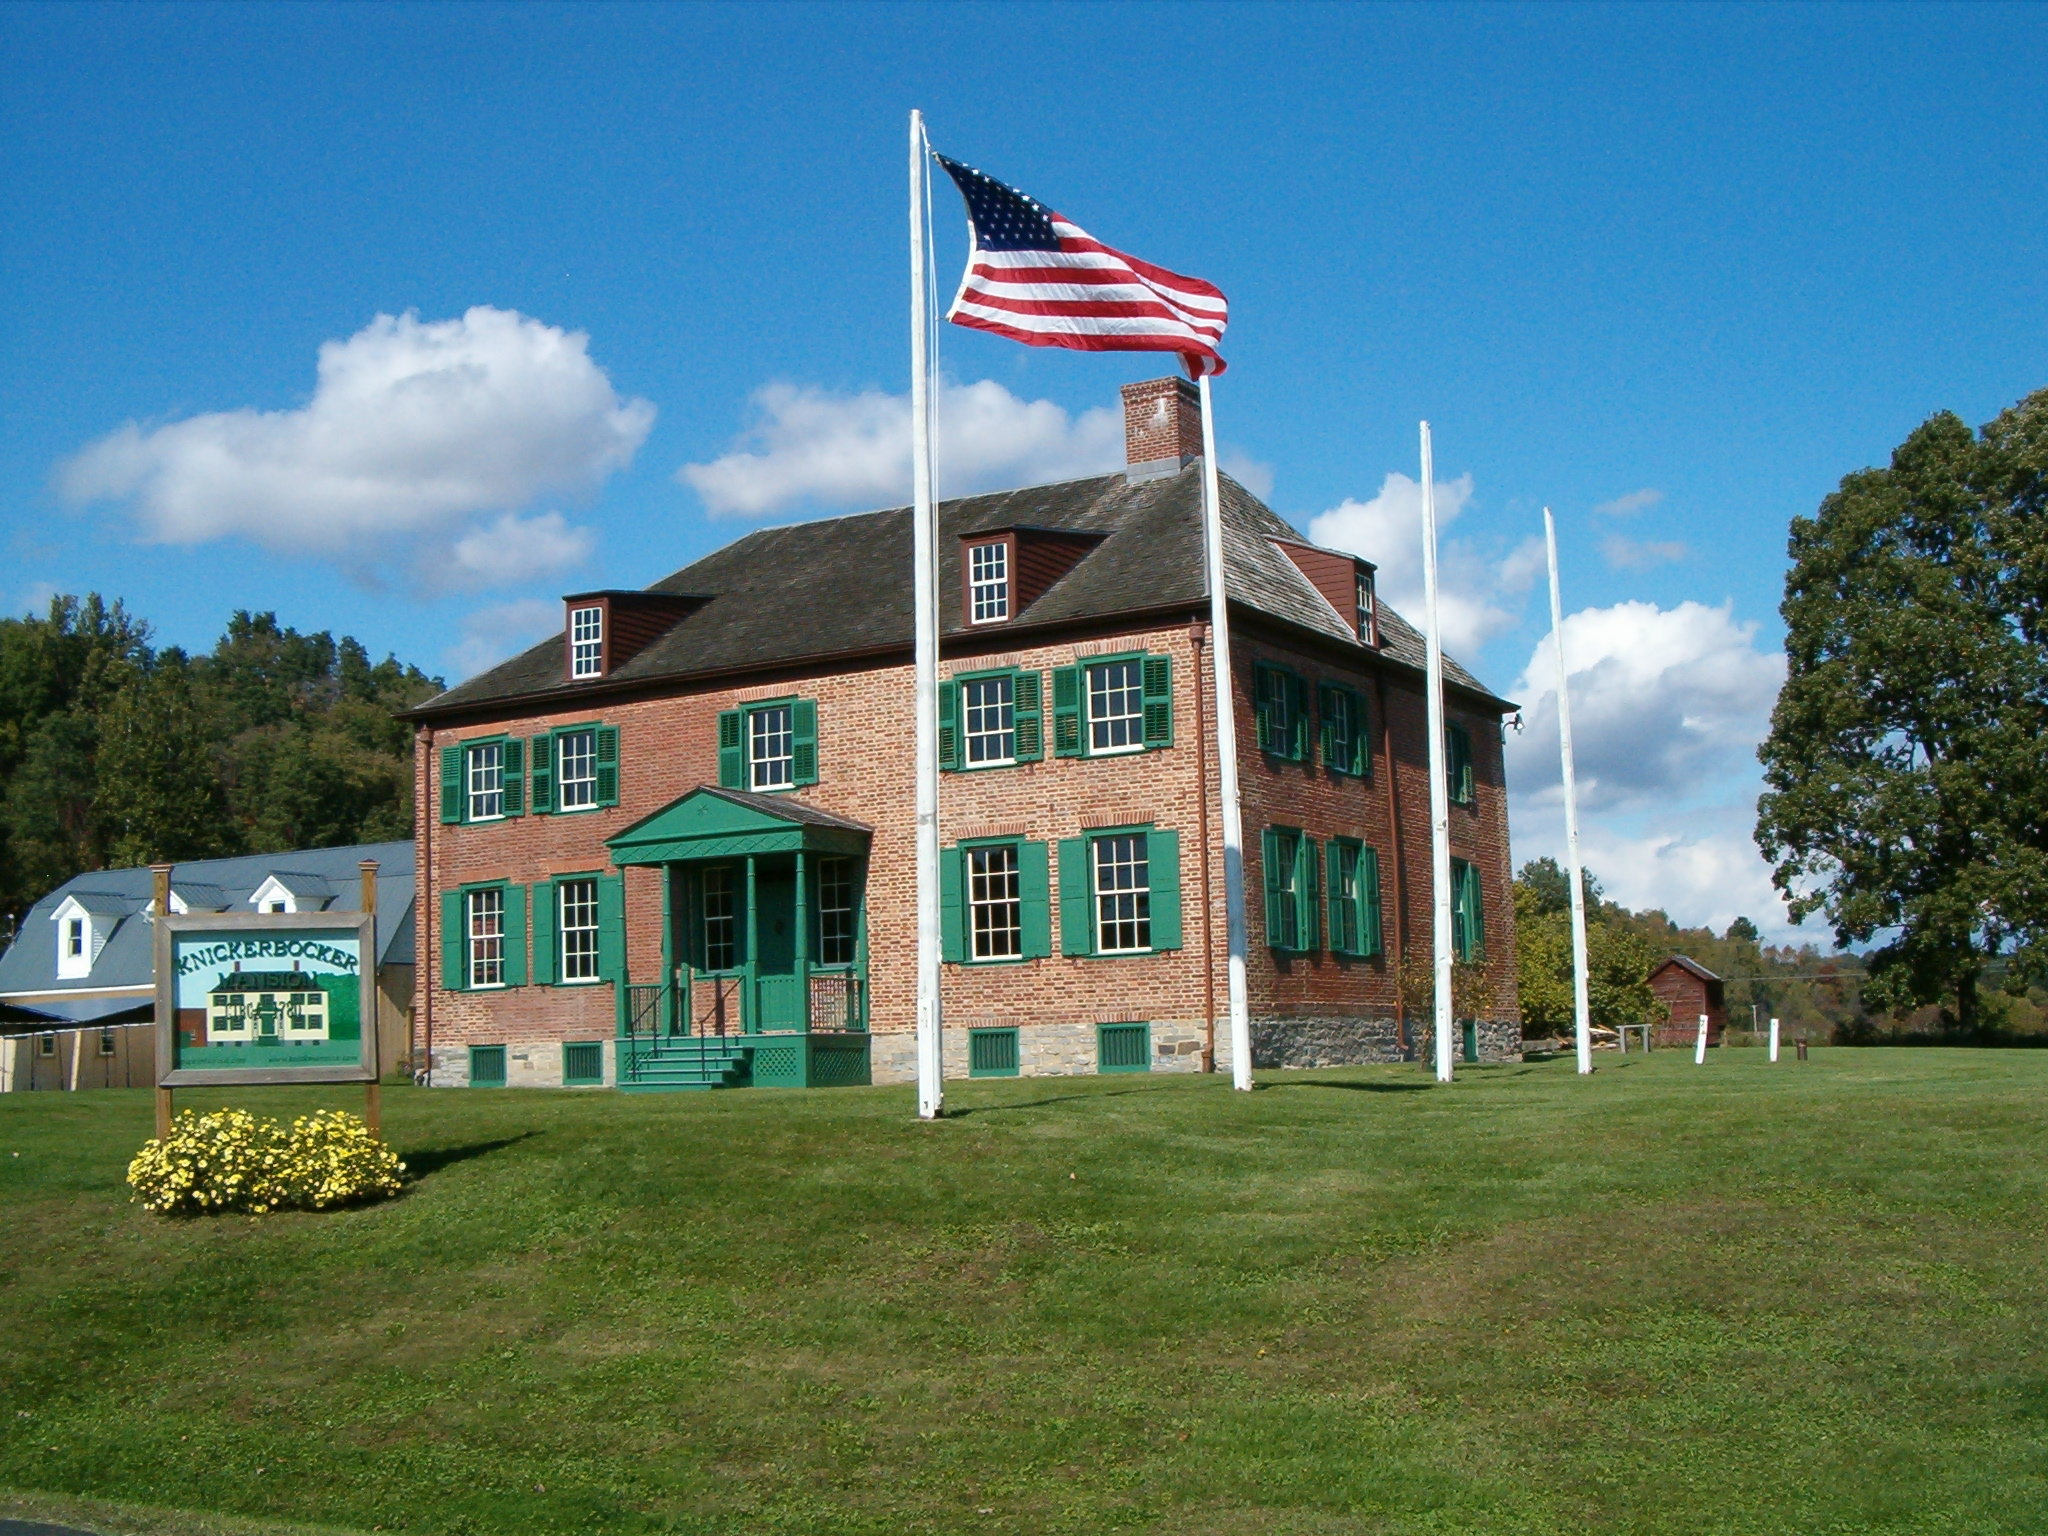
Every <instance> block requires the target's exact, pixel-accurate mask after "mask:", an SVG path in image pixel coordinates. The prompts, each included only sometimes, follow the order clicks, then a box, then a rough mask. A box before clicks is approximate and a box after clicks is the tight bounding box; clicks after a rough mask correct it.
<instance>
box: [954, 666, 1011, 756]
mask: <svg viewBox="0 0 2048 1536" xmlns="http://www.w3.org/2000/svg"><path fill="white" fill-rule="evenodd" d="M1011 681H1012V680H1011V679H1010V678H1007V677H988V678H982V679H981V680H980V681H978V682H971V683H967V684H964V685H963V686H962V687H961V690H960V696H961V700H962V702H963V703H964V704H965V705H966V707H967V761H968V763H969V764H970V765H974V764H988V763H1013V762H1015V761H1016V760H1017V723H1016V721H1017V712H1016V705H1015V702H1014V700H1013V699H1012V698H1011Z"/></svg>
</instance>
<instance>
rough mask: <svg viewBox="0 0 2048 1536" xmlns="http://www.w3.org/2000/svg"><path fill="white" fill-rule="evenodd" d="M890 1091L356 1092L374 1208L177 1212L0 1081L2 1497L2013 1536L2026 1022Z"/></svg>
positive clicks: (576, 1518) (2036, 1106)
mask: <svg viewBox="0 0 2048 1536" xmlns="http://www.w3.org/2000/svg"><path fill="white" fill-rule="evenodd" d="M180 1102H181V1105H189V1106H191V1107H195V1108H199V1107H213V1106H214V1105H216V1104H221V1103H234V1104H240V1105H243V1106H246V1107H249V1108H253V1109H257V1110H259V1111H264V1112H268V1113H273V1114H287V1113H293V1112H299V1111H302V1110H304V1109H308V1108H311V1107H314V1106H315V1105H318V1104H342V1105H348V1106H350V1107H354V1106H355V1105H357V1104H358V1103H359V1096H358V1097H356V1098H351V1096H350V1095H349V1094H347V1093H345V1092H343V1091H340V1090H333V1091H324V1092H323V1091H317V1090H297V1089H289V1090H287V1089H275V1090H270V1091H268V1092H263V1093H254V1092H246V1093H229V1092H219V1091H210V1090H199V1091H191V1092H188V1093H185V1094H182V1095H181V1096H180ZM912 1104H913V1099H912V1094H911V1091H910V1090H909V1089H907V1088H881V1089H850V1090H835V1091H818V1092H810V1093H803V1092H794V1091H792V1092H775V1091H769V1090H752V1091H747V1092H739V1093H721V1094H702V1095H683V1094H679V1095H673V1096H646V1097H637V1098H623V1097H620V1096H617V1095H613V1094H605V1093H581V1094H563V1093H533V1092H527V1093H518V1092H509V1093H508V1092H481V1091H468V1092H453V1091H439V1092H426V1091H415V1090H395V1091H394V1090H389V1089H387V1090H386V1096H385V1123H386V1132H387V1135H388V1136H389V1137H390V1139H391V1140H392V1142H393V1143H394V1144H395V1145H396V1146H397V1147H398V1148H399V1149H400V1151H401V1152H402V1153H403V1154H404V1155H405V1156H406V1157H407V1158H408V1159H409V1160H410V1162H411V1164H412V1167H413V1170H414V1172H415V1173H416V1174H417V1175H418V1178H417V1182H416V1183H415V1184H414V1185H413V1186H412V1187H411V1189H410V1190H409V1192H408V1193H407V1194H406V1195H405V1196H404V1197H403V1198H401V1199H399V1200H396V1201H393V1202H391V1203H389V1204H386V1205H382V1206H377V1207H371V1208H368V1209H363V1210H358V1211H349V1212H343V1213H338V1214H327V1215H284V1216H271V1217H266V1218H262V1219H253V1220H252V1219H250V1218H247V1217H237V1218H214V1219H210V1220H202V1221H182V1222H180V1221H165V1220H162V1219H160V1218H155V1217H151V1216H148V1215H145V1214H144V1213H143V1212H142V1211H141V1210H140V1209H139V1208H137V1207H134V1206H132V1205H130V1204H129V1203H128V1195H127V1190H126V1188H125V1186H124V1185H123V1182H122V1174H123V1170H124V1168H125V1165H126V1162H127V1159H128V1157H129V1156H130V1155H131V1153H132V1152H133V1151H134V1149H135V1148H136V1146H137V1145H139V1144H140V1143H141V1141H142V1140H143V1139H144V1138H145V1137H147V1136H148V1135H149V1134H150V1129H151V1109H150V1103H149V1099H148V1096H147V1095H146V1094H140V1093H136V1094H126V1093H104V1092H103V1093H88V1094H76V1095H66V1094H48V1095H10V1096H8V1097H6V1098H4V1099H0V1487H5V1488H9V1489H14V1490H19V1491H22V1492H29V1491H35V1492H40V1493H45V1494H50V1495H58V1496H64V1497H68V1498H75V1499H96V1500H108V1501H115V1502H117V1503H120V1504H127V1505H136V1506H150V1507H154V1508H158V1509H174V1510H201V1511H208V1512H213V1513H218V1514H223V1515H240V1516H247V1517H253V1518H255V1519H258V1520H260V1521H265V1522H280V1523H282V1522H299V1523H303V1524H307V1525H318V1526H321V1527H323V1528H328V1527H333V1528H339V1529H344V1530H351V1531H373V1530H385V1531H411V1532H438V1533H486V1532H489V1533H498V1532H503V1533H508V1536H510V1533H520V1536H523V1533H529V1532H532V1533H541V1532H577V1533H582V1532H598V1531H608V1532H620V1533H625V1532H655V1531H675V1532H692V1533H695V1532H707V1533H709V1532H718V1533H725V1532H732V1533H739V1532H747V1533H756V1532H827V1531H830V1532H877V1533H880V1532H889V1533H895V1532H907V1531H930V1532H943V1533H953V1532H982V1531H987V1532H1031V1533H1040V1532H1075V1533H1081V1532H1086V1533H1091V1536H1092V1533H1096V1532H1103V1531H1113V1530H1125V1531H1154V1532H1173V1533H1209V1532H1214V1533H1226V1532H1228V1533H1240V1532H1255V1533H1259V1532H1301V1533H1310V1532H1337V1531H1343V1532H1354V1531H1374V1532H1379V1531H1385V1532H1463V1531H1471V1532H1482V1531H1483V1532H1503V1531H1512V1532H1522V1531H1534V1532H1549V1531H1559V1532H1562V1531H1627V1532H1726V1533H1731V1536H1734V1533H1742V1536H1751V1533H1760V1532H1774V1531H1785V1532H1802V1533H1806V1532H1852V1531H1853V1532H1863V1531H1897V1532H1907V1531H1913V1532H1920V1531H1927V1532H1935V1531H1938V1532H1943V1533H1960V1532H1992V1531H1999V1532H2008V1531H2009V1532H2040V1531H2042V1530H2044V1529H2048V1354H2044V1339H2048V1245H2044V1242H2043V1238H2044V1233H2048V1206H2044V1196H2048V1052H2033V1051H2004V1052H1999V1051H1984V1052H1964V1051H1936V1050H1912V1051H1879V1050H1863V1051H1851V1050H1842V1049H1835V1050H1823V1051H1817V1052H1815V1053H1814V1057H1813V1059H1812V1060H1811V1061H1809V1062H1806V1063H1803V1064H1801V1063H1795V1062H1793V1061H1790V1060H1789V1059H1788V1060H1787V1061H1785V1062H1783V1063H1781V1064H1780V1065H1778V1066H1776V1067H1771V1066H1769V1065H1768V1064H1767V1063H1766V1062H1765V1060H1764V1057H1763V1053H1762V1052H1760V1051H1754V1050H1747V1051H1739V1050H1728V1051H1722V1052H1717V1053H1715V1056H1714V1059H1712V1060H1711V1061H1710V1062H1709V1064H1708V1065H1707V1066H1706V1067H1704V1068H1694V1067H1693V1065H1692V1061H1691V1055H1690V1053H1689V1052H1678V1051H1672V1052H1666V1053H1660V1054H1658V1055H1656V1056H1653V1057H1651V1058H1648V1059H1647V1060H1646V1059H1645V1058H1643V1057H1640V1056H1631V1057H1630V1058H1628V1060H1627V1062H1626V1063H1625V1064H1624V1063H1623V1062H1622V1061H1620V1060H1618V1059H1616V1058H1615V1057H1613V1056H1606V1057H1604V1058H1602V1070H1601V1071H1600V1072H1599V1073H1598V1074H1597V1075H1596V1076H1595V1077H1594V1078H1593V1079H1592V1080H1591V1081H1580V1080H1578V1079H1577V1078H1576V1077H1575V1076H1574V1075H1573V1073H1572V1070H1571V1063H1570V1062H1569V1061H1558V1062H1543V1063H1531V1064H1528V1065H1524V1066H1503V1067H1483V1068H1465V1069H1462V1076H1461V1078H1460V1081H1459V1082H1458V1083H1457V1084H1456V1085H1455V1086H1454V1087H1451V1088H1448V1089H1441V1088H1436V1087H1433V1086H1430V1085H1429V1083H1428V1079H1427V1078H1426V1077H1425V1076H1424V1075H1423V1074H1422V1073H1421V1072H1420V1071H1419V1070H1418V1069H1415V1068H1361V1069H1355V1070H1348V1071H1336V1072H1314V1073H1293V1074H1277V1073H1276V1074H1271V1075H1269V1078H1268V1081H1267V1084H1266V1086H1264V1087H1262V1088H1261V1089H1260V1091H1258V1092H1257V1093H1254V1094H1249V1095H1243V1094H1235V1093H1232V1092H1231V1091H1230V1088H1229V1085H1228V1082H1227V1081H1226V1080H1221V1079H1192V1078H1144V1077H1136V1078H1133V1077H1113V1078H1093V1079H1073V1080H1058V1079H1054V1080H1047V1079H1039V1080H1033V1081H1011V1082H975V1083H958V1084H953V1085H950V1089H949V1104H950V1105H951V1106H952V1107H953V1108H954V1109H955V1110H956V1112H957V1116H956V1118H951V1119H949V1120H947V1121H945V1122H944V1123H941V1124H937V1125H922V1124H918V1123H917V1122H916V1121H915V1120H914V1119H913V1118H912ZM21 1507H22V1508H24V1509H26V1508H30V1507H33V1508H35V1509H38V1510H41V1511H43V1512H45V1514H46V1516H47V1513H48V1512H49V1511H51V1510H57V1509H62V1508H66V1507H71V1506H66V1505H64V1504H62V1503H61V1502H60V1503H57V1504H50V1503H44V1504H39V1505H33V1506H30V1505H23V1506H21ZM123 1528H124V1529H125V1528H127V1527H123ZM133 1528H135V1529H144V1528H147V1529H157V1528H158V1527H157V1526H154V1525H149V1524H147V1522H146V1521H138V1522H137V1523H135V1524H134V1526H133ZM161 1528H162V1529H165V1530H172V1529H176V1528H177V1527H176V1526H175V1525H174V1524H167V1525H164V1526H162V1527H161ZM188 1528H189V1527H188ZM209 1528H212V1527H209ZM219 1528H220V1529H238V1530H239V1529H257V1528H258V1527H246V1526H243V1525H241V1524H240V1523H239V1522H228V1523H225V1524H223V1525H221V1526H220V1527H219ZM261 1528H266V1529H267V1528H271V1527H268V1526H264V1527H261Z"/></svg>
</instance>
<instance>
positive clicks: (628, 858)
mask: <svg viewBox="0 0 2048 1536" xmlns="http://www.w3.org/2000/svg"><path fill="white" fill-rule="evenodd" d="M871 838H872V832H871V830H870V829H869V828H867V827H865V826H862V825H861V824H860V823H858V822H855V821H849V820H847V819H845V818H844V817H839V816H834V815H831V814H830V813H829V812H825V811H820V810H817V809H816V808H815V807H812V806H808V805H805V804H804V803H803V802H801V801H799V800H797V799H795V798H794V797H793V796H790V795H787V794H755V793H749V792H747V791H744V790H734V789H716V788H712V787H711V786H708V785H706V786H703V787H700V788H698V789H694V790H692V791H690V793H688V794H686V795H684V796H683V797H682V798H681V799H679V800H676V801H674V802H673V803H672V804H670V805H667V806H665V807H663V808H662V809H661V810H659V811H656V812H655V813H654V814H653V815H652V816H649V817H647V818H646V819H644V820H642V821H639V822H636V823H635V824H634V825H632V826H630V827H628V828H626V830H625V831H623V832H620V833H618V834H617V835H616V836H614V837H612V838H610V839H609V840H608V841H607V844H606V846H607V847H608V848H609V849H610V850H611V855H612V862H613V863H614V864H617V865H619V866H620V867H622V868H623V867H624V866H627V865H635V864H637V865H643V866H649V867H653V868H657V869H659V870H660V871H661V872H662V884H661V891H662V914H661V921H662V926H661V932H662V970H661V976H660V979H658V980H652V981H634V980H632V979H630V978H626V979H622V980H621V982H620V984H619V1012H618V1019H619V1072H618V1082H619V1087H620V1088H621V1089H624V1090H626V1091H629V1092H633V1091H639V1092H647V1091H653V1090H657V1089H675V1088H721V1087H744V1086H749V1085H753V1086H761V1087H768V1086H787V1087H836V1086H844V1085H848V1084H853V1083H865V1082H867V1081H868V1079H869V1062H868V1048H867V1022H868V1020H867V1006H868V1003H867V903H866V886H867V865H868V847H869V843H870V841H871Z"/></svg>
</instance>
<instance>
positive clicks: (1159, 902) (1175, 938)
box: [1145, 832, 1180, 949]
mask: <svg viewBox="0 0 2048 1536" xmlns="http://www.w3.org/2000/svg"><path fill="white" fill-rule="evenodd" d="M1145 859H1146V862H1147V865H1148V866H1149V868H1150V872H1151V878H1152V947H1153V948H1154V949H1179V948H1180V834H1179V833H1178V832H1151V833H1148V834H1147V835H1146V838H1145Z"/></svg>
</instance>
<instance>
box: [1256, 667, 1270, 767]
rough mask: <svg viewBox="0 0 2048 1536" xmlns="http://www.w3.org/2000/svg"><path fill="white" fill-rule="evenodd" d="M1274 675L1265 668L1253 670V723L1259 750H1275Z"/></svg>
mask: <svg viewBox="0 0 2048 1536" xmlns="http://www.w3.org/2000/svg"><path fill="white" fill-rule="evenodd" d="M1272 689H1273V674H1272V673H1271V672H1270V671H1268V670H1267V669H1266V668H1264V667H1253V668H1252V721H1253V724H1254V725H1255V727H1256V734H1257V736H1258V738H1259V750H1260V751H1261V752H1271V751H1272V750H1273V693H1272Z"/></svg>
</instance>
